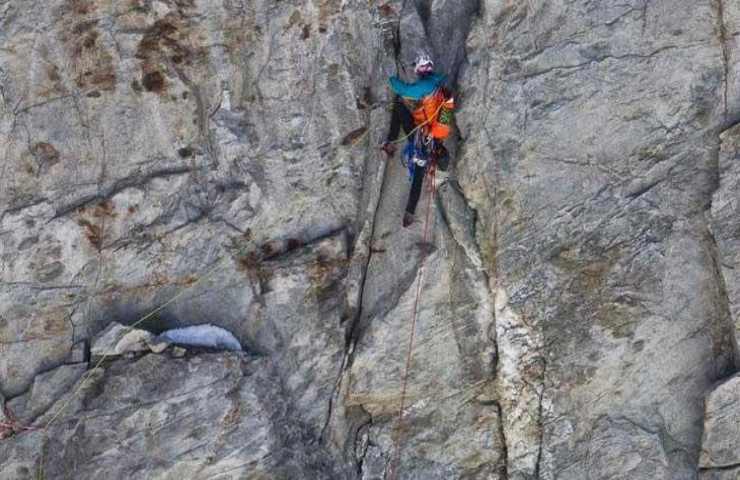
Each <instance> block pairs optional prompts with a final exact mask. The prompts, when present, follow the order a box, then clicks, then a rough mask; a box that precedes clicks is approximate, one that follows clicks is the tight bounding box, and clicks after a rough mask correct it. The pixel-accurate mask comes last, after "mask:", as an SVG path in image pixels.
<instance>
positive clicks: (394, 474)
mask: <svg viewBox="0 0 740 480" xmlns="http://www.w3.org/2000/svg"><path fill="white" fill-rule="evenodd" d="M429 169H430V170H429V177H430V181H431V184H430V185H429V198H428V200H427V213H426V219H425V221H424V243H423V249H424V250H423V257H422V259H421V266H420V267H419V280H418V281H417V283H416V298H415V299H414V310H413V314H412V315H411V332H410V333H409V342H408V350H407V351H406V367H405V369H404V373H403V383H402V386H401V407H400V408H399V409H398V423H397V431H398V437H397V438H396V441H395V447H394V452H393V456H392V457H391V464H390V469H389V472H388V474H389V475H388V479H389V480H396V479H397V478H398V464H399V462H400V460H401V443H402V440H403V420H404V415H403V413H404V412H403V411H404V409H405V407H406V389H407V387H408V379H409V370H410V369H411V357H412V353H413V350H414V337H415V335H416V319H417V317H418V313H419V300H420V298H421V285H422V281H423V279H424V266H425V264H426V259H427V247H428V243H429V219H430V218H431V213H432V200H433V199H434V195H435V193H436V189H437V186H436V184H435V176H436V172H437V166H436V162H432V163H431V164H430V167H429Z"/></svg>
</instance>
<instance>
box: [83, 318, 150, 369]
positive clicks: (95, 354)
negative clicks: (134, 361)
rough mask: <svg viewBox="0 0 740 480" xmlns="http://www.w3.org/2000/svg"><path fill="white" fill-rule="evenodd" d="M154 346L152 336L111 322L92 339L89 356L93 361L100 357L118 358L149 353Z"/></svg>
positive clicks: (143, 331) (146, 332) (144, 331)
mask: <svg viewBox="0 0 740 480" xmlns="http://www.w3.org/2000/svg"><path fill="white" fill-rule="evenodd" d="M153 344H155V341H154V334H153V333H152V332H148V331H146V330H141V329H137V328H132V327H127V326H124V325H121V324H120V323H116V322H113V323H111V324H110V325H108V326H107V327H106V328H105V330H103V331H102V332H100V333H99V334H98V335H96V336H95V337H94V338H93V339H92V347H90V356H91V357H92V360H93V361H98V360H99V359H100V358H102V357H106V358H108V357H111V358H115V357H119V356H121V355H124V354H126V353H144V352H149V350H150V347H149V346H150V345H153Z"/></svg>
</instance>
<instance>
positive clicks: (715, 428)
mask: <svg viewBox="0 0 740 480" xmlns="http://www.w3.org/2000/svg"><path fill="white" fill-rule="evenodd" d="M699 466H700V467H701V468H703V469H707V470H712V469H724V470H725V472H727V471H728V470H731V469H733V468H734V469H735V473H740V375H735V376H734V377H732V378H731V379H730V380H727V381H726V382H724V383H723V384H722V385H720V386H719V387H717V389H716V390H714V391H713V392H712V393H711V394H710V395H709V397H708V398H707V404H706V415H705V418H704V437H703V439H702V450H701V457H700V458H699ZM716 474H717V473H716V472H711V473H709V475H708V478H712V475H716Z"/></svg>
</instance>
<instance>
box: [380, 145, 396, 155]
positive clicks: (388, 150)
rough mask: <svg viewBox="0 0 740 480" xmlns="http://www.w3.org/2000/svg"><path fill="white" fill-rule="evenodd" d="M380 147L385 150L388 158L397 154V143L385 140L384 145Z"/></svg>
mask: <svg viewBox="0 0 740 480" xmlns="http://www.w3.org/2000/svg"><path fill="white" fill-rule="evenodd" d="M380 149H381V150H383V151H384V152H385V154H386V156H387V157H388V158H390V157H392V156H393V155H395V154H396V144H395V143H391V142H383V145H381V147H380Z"/></svg>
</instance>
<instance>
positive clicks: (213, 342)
mask: <svg viewBox="0 0 740 480" xmlns="http://www.w3.org/2000/svg"><path fill="white" fill-rule="evenodd" d="M157 341H159V342H163V341H164V342H168V343H176V344H178V345H186V346H190V347H208V348H218V349H222V350H234V351H241V350H242V346H241V344H240V343H239V340H237V339H236V337H235V336H234V334H232V333H231V332H229V331H228V330H225V329H223V328H221V327H217V326H215V325H211V324H206V325H195V326H192V327H185V328H174V329H172V330H167V331H166V332H164V333H162V334H161V335H160V336H159V337H157Z"/></svg>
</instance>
